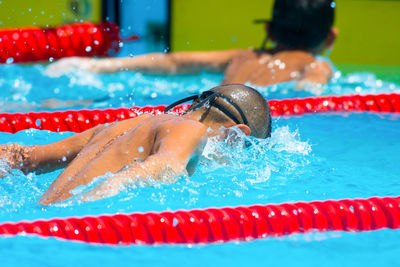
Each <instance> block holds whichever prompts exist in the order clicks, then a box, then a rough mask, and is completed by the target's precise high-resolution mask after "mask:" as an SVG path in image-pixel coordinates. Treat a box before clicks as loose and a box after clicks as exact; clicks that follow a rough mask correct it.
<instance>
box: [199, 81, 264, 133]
mask: <svg viewBox="0 0 400 267" xmlns="http://www.w3.org/2000/svg"><path fill="white" fill-rule="evenodd" d="M209 91H211V92H215V93H218V95H222V96H223V97H216V98H215V99H214V102H215V104H216V105H213V104H211V103H210V104H211V105H209V107H210V108H208V109H207V111H206V112H207V117H208V118H209V119H212V120H214V121H216V122H223V121H224V120H226V119H228V118H231V117H230V116H226V114H227V112H228V113H230V114H232V115H233V116H234V117H236V118H237V119H236V120H235V121H236V123H237V121H238V122H240V123H243V124H246V125H247V126H249V127H250V129H251V134H250V135H251V136H254V137H257V138H267V137H270V136H271V114H270V110H269V105H268V102H267V101H266V100H265V98H264V97H263V95H261V94H260V93H259V92H258V91H257V90H255V89H254V88H251V87H249V86H245V85H243V84H228V85H221V86H217V87H214V88H212V89H210V90H209ZM227 99H229V100H230V101H227ZM232 103H234V104H232ZM192 106H194V108H196V102H194V103H193V105H192ZM221 108H222V110H225V112H222V111H221Z"/></svg>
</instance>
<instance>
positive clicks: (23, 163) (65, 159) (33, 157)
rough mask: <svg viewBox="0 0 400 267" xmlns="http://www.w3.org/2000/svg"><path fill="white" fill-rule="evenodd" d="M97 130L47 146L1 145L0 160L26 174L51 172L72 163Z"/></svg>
mask: <svg viewBox="0 0 400 267" xmlns="http://www.w3.org/2000/svg"><path fill="white" fill-rule="evenodd" d="M96 129H98V126H97V127H94V128H91V129H89V130H87V131H84V132H82V133H78V134H75V135H73V136H71V137H68V138H65V139H63V140H61V141H58V142H55V143H52V144H47V145H33V146H19V145H16V144H11V145H0V158H4V159H6V160H7V161H8V163H9V165H10V167H11V168H13V169H20V170H22V171H23V172H24V173H25V174H27V173H29V172H33V171H34V172H36V173H45V172H50V171H53V170H56V169H59V168H63V167H65V166H66V165H67V164H68V163H70V162H71V161H72V160H73V159H74V158H75V157H76V155H77V154H78V153H79V152H80V151H81V150H82V148H83V147H84V145H85V144H86V143H87V142H88V141H89V140H90V139H91V138H92V137H93V134H94V132H95V131H96Z"/></svg>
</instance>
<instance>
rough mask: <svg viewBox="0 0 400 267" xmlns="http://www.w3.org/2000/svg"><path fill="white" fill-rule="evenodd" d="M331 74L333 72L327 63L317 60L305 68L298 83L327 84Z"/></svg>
mask: <svg viewBox="0 0 400 267" xmlns="http://www.w3.org/2000/svg"><path fill="white" fill-rule="evenodd" d="M332 74H333V71H332V68H331V66H330V65H329V63H327V62H326V61H322V60H317V61H315V62H313V63H311V64H310V65H308V66H307V67H306V68H305V70H304V73H303V77H302V79H301V80H300V83H328V82H329V80H330V79H331V78H332Z"/></svg>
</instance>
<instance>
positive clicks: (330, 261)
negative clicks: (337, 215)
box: [0, 66, 400, 266]
mask: <svg viewBox="0 0 400 267" xmlns="http://www.w3.org/2000/svg"><path fill="white" fill-rule="evenodd" d="M0 73H1V74H2V75H0V77H1V78H0V94H1V95H0V99H1V101H3V102H4V103H5V104H4V105H0V106H1V107H2V108H3V109H4V110H3V112H4V111H20V110H21V107H23V108H25V109H26V111H28V110H29V111H30V110H52V109H54V108H53V107H47V106H40V104H41V101H42V103H43V100H45V99H46V98H54V99H58V100H71V101H78V100H87V99H97V100H96V101H95V102H94V103H85V104H84V105H82V104H74V103H73V104H71V105H72V106H70V107H59V109H67V108H73V109H79V108H82V107H87V108H105V107H119V106H121V105H123V106H130V105H131V104H132V103H133V102H134V103H135V104H136V105H140V106H141V105H145V104H152V105H157V104H165V103H168V102H170V101H172V100H174V99H177V98H181V97H183V96H185V95H190V94H193V93H197V92H199V91H202V90H206V89H208V88H210V87H212V86H215V85H217V84H218V83H219V82H220V80H221V77H222V76H221V75H220V74H210V73H203V74H201V75H199V76H175V77H162V76H145V75H141V74H134V73H120V74H114V75H93V74H86V73H69V74H66V75H64V76H61V77H56V78H54V77H49V76H47V75H46V73H45V69H44V67H42V66H33V67H22V66H0ZM292 87H293V85H292V84H290V83H288V84H283V85H279V86H271V87H266V88H259V89H260V90H261V91H262V93H263V94H264V95H265V96H266V97H268V98H286V97H294V96H301V95H311V94H313V92H306V93H304V92H292V91H291V90H290V89H291V88H292ZM398 90H399V87H398V86H397V85H396V84H394V83H390V82H387V81H380V80H379V79H377V78H375V77H374V76H373V75H372V74H367V73H364V74H361V73H358V74H351V75H342V76H340V73H338V74H337V79H336V80H335V81H333V82H332V83H331V84H329V85H327V87H326V88H325V91H324V92H323V94H343V93H356V92H357V93H375V92H393V91H398ZM314 93H315V92H314ZM121 103H122V104H121ZM399 119H400V118H399V115H393V114H383V115H382V114H372V113H353V114H343V113H342V114H340V113H338V114H320V115H306V116H296V117H279V118H274V120H273V134H272V138H271V139H269V140H267V141H261V142H257V144H256V145H254V146H252V147H251V148H247V149H243V148H240V147H239V148H238V147H235V148H232V147H229V146H228V145H226V144H224V143H218V142H213V141H212V140H211V141H209V143H208V144H207V147H206V149H205V152H204V153H203V156H202V158H201V161H200V164H199V166H198V170H197V172H196V173H195V174H194V175H193V176H192V177H190V178H189V177H185V176H183V177H179V178H177V180H176V181H175V182H173V183H167V182H165V183H153V184H152V185H151V186H147V187H141V186H139V187H135V188H129V190H127V191H124V192H122V193H121V194H119V195H117V196H115V197H112V198H108V199H104V200H100V201H96V202H90V203H81V202H80V201H79V200H78V199H74V200H72V201H69V202H66V203H62V204H57V205H54V206H50V207H42V206H38V205H36V202H37V201H38V199H39V198H40V196H41V195H42V194H43V193H44V192H45V190H46V188H47V187H48V186H49V185H50V183H51V182H52V181H53V180H54V178H55V177H56V176H57V175H58V174H59V173H60V171H55V172H52V173H48V174H43V175H35V174H29V175H23V174H21V173H19V172H15V171H14V172H13V173H12V174H11V175H9V176H8V177H6V178H4V179H2V180H0V222H5V221H19V220H33V219H37V218H52V217H67V216H83V215H88V214H91V215H94V214H104V213H106V214H113V213H116V212H121V213H131V212H136V211H162V210H176V209H192V208H206V207H211V206H213V207H222V206H237V205H250V204H255V203H257V204H266V203H282V202H290V201H300V200H304V201H310V200H323V199H342V198H356V197H362V198H366V197H370V196H387V195H392V196H397V195H399V194H398V192H399V191H400V182H399V180H398V178H399V175H398V173H399V171H400V165H399V164H398V154H399V151H400V143H399V142H398V136H399V132H400V130H399V129H400V120H399ZM70 135H72V133H51V132H47V131H37V130H27V131H23V132H19V133H17V134H7V133H0V143H12V142H18V143H20V144H26V145H29V144H45V143H50V142H54V141H57V140H60V139H62V138H65V137H67V136H70ZM243 138H244V137H243ZM250 141H254V140H250ZM215 154H222V155H223V157H222V160H220V161H218V162H215V161H212V160H211V158H213V156H214V155H215ZM1 167H4V166H0V168H1ZM78 196H79V194H78V195H77V198H78ZM399 237H400V231H393V230H381V231H376V232H366V233H344V232H328V233H310V234H306V235H292V236H287V237H282V238H267V239H264V240H257V241H252V242H230V243H226V244H212V245H196V246H187V245H179V246H122V247H121V246H103V245H88V244H82V243H74V242H67V241H60V240H56V239H41V238H38V237H13V238H4V237H1V238H0V256H1V258H2V259H3V260H2V264H5V265H15V266H16V265H18V266H20V265H36V266H38V265H39V266H70V265H72V264H77V263H78V264H81V265H83V262H85V263H87V262H88V261H89V260H90V262H91V263H93V265H95V264H97V265H100V264H101V265H105V264H109V265H111V264H113V265H115V266H122V265H126V264H127V262H129V264H130V265H139V266H142V265H151V266H154V265H156V266H157V265H161V264H163V265H166V266H173V265H183V264H190V265H191V266H203V265H204V264H207V265H213V266H220V265H222V264H229V265H231V266H243V265H245V264H246V265H260V264H262V265H267V264H269V265H271V266H276V265H283V266H287V265H296V266H320V265H324V266H338V265H343V266H354V265H361V264H363V265H365V266H376V265H378V264H379V266H381V265H387V266H390V265H398V264H399V263H400V260H399V258H398V256H397V255H399V252H400V247H399V246H398V239H399Z"/></svg>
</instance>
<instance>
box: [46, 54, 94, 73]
mask: <svg viewBox="0 0 400 267" xmlns="http://www.w3.org/2000/svg"><path fill="white" fill-rule="evenodd" d="M96 63H97V59H93V58H88V57H68V58H62V59H60V60H58V61H56V62H54V63H52V64H50V65H48V66H47V68H46V74H47V75H48V76H50V77H60V76H61V75H63V74H66V73H68V72H73V71H77V70H83V71H88V72H101V68H100V67H99V64H96Z"/></svg>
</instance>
